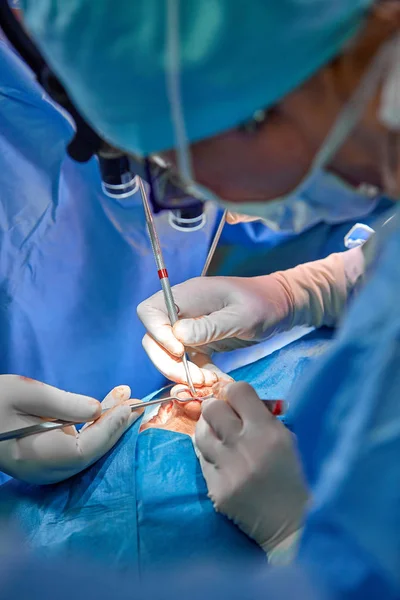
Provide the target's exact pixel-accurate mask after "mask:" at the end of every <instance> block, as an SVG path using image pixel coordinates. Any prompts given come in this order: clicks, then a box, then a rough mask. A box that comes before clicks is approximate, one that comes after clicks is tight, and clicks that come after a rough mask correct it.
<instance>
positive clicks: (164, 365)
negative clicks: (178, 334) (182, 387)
mask: <svg viewBox="0 0 400 600" xmlns="http://www.w3.org/2000/svg"><path fill="white" fill-rule="evenodd" d="M142 344H143V348H144V349H145V351H146V353H147V355H148V356H149V358H150V360H151V361H152V363H153V364H154V365H155V366H156V367H157V369H158V370H159V371H160V372H161V373H162V374H163V375H164V376H165V377H166V378H167V379H170V380H171V381H175V382H176V383H186V384H187V383H188V382H187V381H186V372H185V368H184V365H183V362H182V360H181V359H180V358H177V357H175V356H172V355H171V354H169V353H168V352H166V351H165V350H164V348H162V347H161V346H160V345H159V344H158V343H157V342H156V341H155V340H153V338H152V337H150V336H149V335H147V334H146V335H145V336H144V338H143V340H142ZM188 366H189V372H190V375H191V378H192V381H193V384H194V385H195V386H197V387H201V386H203V385H209V386H211V385H213V384H214V383H216V382H217V380H218V377H217V375H216V374H215V373H213V372H212V371H208V370H206V369H204V370H202V369H200V368H199V367H197V366H196V365H195V364H193V363H192V362H190V361H189V362H188Z"/></svg>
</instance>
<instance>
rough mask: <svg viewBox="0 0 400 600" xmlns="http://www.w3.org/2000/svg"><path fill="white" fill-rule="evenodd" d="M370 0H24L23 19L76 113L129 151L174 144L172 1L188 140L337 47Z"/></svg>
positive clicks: (244, 112)
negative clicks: (169, 69)
mask: <svg viewBox="0 0 400 600" xmlns="http://www.w3.org/2000/svg"><path fill="white" fill-rule="evenodd" d="M372 2H373V0H180V1H179V0H119V1H116V0H68V1H66V0H22V6H23V10H24V12H25V17H24V18H25V22H26V25H27V27H28V29H29V30H30V32H31V34H32V36H33V37H34V38H35V39H36V41H37V43H38V44H39V46H40V47H41V50H42V52H43V53H44V55H45V56H46V59H47V61H48V62H49V64H50V65H51V66H52V67H53V69H54V70H55V71H56V72H57V73H58V75H59V77H60V79H61V80H62V81H63V83H64V84H65V85H66V87H67V89H68V90H69V93H70V95H71V97H72V99H73V100H74V101H75V103H76V105H77V107H78V108H79V109H80V110H81V112H82V114H83V115H84V116H85V117H86V118H87V119H88V121H89V122H90V123H92V125H93V126H94V127H95V128H96V129H97V131H98V132H99V133H100V134H103V135H104V136H105V137H106V138H107V139H108V140H109V141H110V142H111V143H113V144H114V145H116V146H118V147H120V148H123V149H126V150H129V151H131V152H135V153H138V154H149V153H151V152H156V151H160V150H166V149H169V148H172V147H174V146H175V145H176V138H175V129H174V126H173V121H172V118H171V103H170V101H169V97H168V89H167V76H166V68H167V64H168V60H169V57H170V53H169V48H170V47H169V46H168V44H169V42H170V41H171V37H168V36H169V32H171V27H170V26H169V25H170V24H171V21H168V18H169V17H171V12H169V9H171V7H175V8H177V13H178V20H179V28H175V29H174V31H175V36H177V37H174V40H173V43H176V42H178V43H179V53H178V56H179V65H180V78H179V80H180V98H181V103H182V108H183V117H184V124H185V129H186V136H187V139H188V140H189V141H191V142H194V141H197V140H200V139H203V138H206V137H210V136H213V135H216V134H218V133H221V132H222V131H225V130H228V129H231V128H233V127H235V126H237V125H238V124H240V123H242V122H243V121H246V120H247V119H249V118H250V117H252V115H253V113H254V112H255V111H257V110H259V109H264V108H268V106H271V105H273V104H275V103H276V102H277V101H279V100H280V99H281V98H283V97H284V96H285V95H286V94H288V93H289V92H291V91H292V90H294V89H295V88H296V87H297V86H299V85H300V84H301V83H302V82H304V81H305V80H307V79H308V78H309V77H310V76H312V75H313V74H314V73H315V72H316V71H317V70H318V69H319V68H320V67H322V66H323V65H324V64H326V63H327V62H329V61H330V60H331V59H332V58H333V57H334V56H335V55H337V54H339V53H340V51H341V50H342V48H343V47H344V45H345V44H346V42H347V41H348V40H349V39H351V38H352V37H353V36H354V35H355V33H356V31H357V29H358V28H359V26H360V24H361V23H362V21H363V19H364V18H365V16H366V13H367V10H368V7H369V6H370V5H371V4H372Z"/></svg>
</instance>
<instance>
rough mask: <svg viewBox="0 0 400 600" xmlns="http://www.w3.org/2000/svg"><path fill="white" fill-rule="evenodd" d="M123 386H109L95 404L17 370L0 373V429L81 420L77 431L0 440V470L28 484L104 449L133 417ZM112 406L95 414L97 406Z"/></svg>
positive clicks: (57, 475) (55, 477)
mask: <svg viewBox="0 0 400 600" xmlns="http://www.w3.org/2000/svg"><path fill="white" fill-rule="evenodd" d="M130 393H131V390H130V388H129V387H128V386H126V385H124V386H119V387H117V388H114V389H113V390H112V391H111V392H110V393H109V394H108V395H107V396H106V398H105V400H104V402H103V404H100V402H98V401H97V400H95V399H94V398H89V397H88V396H81V395H79V394H71V393H69V392H64V391H62V390H59V389H57V388H54V387H52V386H49V385H45V384H43V383H40V382H38V381H33V380H31V379H26V378H24V377H19V376H17V375H1V376H0V432H4V431H10V430H13V429H19V428H20V427H27V426H29V425H34V424H37V423H40V422H41V421H43V419H45V420H53V419H61V420H63V421H75V422H76V423H84V422H85V421H93V420H95V419H97V420H95V421H94V423H93V424H90V425H86V426H85V427H84V428H83V429H82V430H81V432H80V433H77V431H76V429H75V427H73V426H72V427H66V428H65V429H57V430H54V431H48V432H44V433H40V434H37V435H32V436H29V437H26V438H23V439H20V440H9V441H6V442H0V471H3V472H4V473H7V474H8V475H11V476H12V477H15V478H17V479H22V480H24V481H27V482H29V483H36V484H48V483H55V482H57V481H62V480H63V479H67V478H68V477H71V476H72V475H75V474H76V473H79V472H80V471H82V470H83V469H85V468H86V467H88V466H89V465H91V464H93V463H94V462H96V461H97V460H98V459H99V458H101V456H103V454H105V453H106V452H108V451H109V450H110V449H111V448H112V447H113V446H114V444H115V443H116V442H117V441H118V440H119V438H120V437H121V436H122V434H123V433H125V431H126V430H127V429H128V428H129V427H130V425H132V423H134V421H136V419H137V418H138V417H139V416H140V414H141V413H142V412H143V410H142V409H140V410H137V411H135V412H132V411H131V409H130V408H129V407H128V406H127V405H126V404H124V401H126V400H129V398H130ZM112 406H115V408H113V409H112V410H110V411H109V412H107V413H106V414H104V415H103V416H102V417H100V418H98V417H99V415H100V413H101V410H102V408H110V407H112Z"/></svg>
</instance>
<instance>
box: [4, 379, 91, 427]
mask: <svg viewBox="0 0 400 600" xmlns="http://www.w3.org/2000/svg"><path fill="white" fill-rule="evenodd" d="M1 388H2V394H3V395H4V397H6V398H9V401H10V403H12V406H13V407H14V409H15V410H18V411H20V412H22V413H25V414H27V415H33V416H36V417H42V418H48V419H60V420H61V421H74V422H76V423H82V422H85V421H91V420H93V419H96V418H97V417H98V416H99V415H100V412H101V405H100V402H98V400H95V399H94V398H90V397H89V396H83V395H81V394H72V393H70V392H65V391H63V390H60V389H58V388H55V387H53V386H51V385H47V384H45V383H41V382H39V381H35V380H33V379H28V378H26V377H19V376H18V375H5V376H3V377H2V378H1Z"/></svg>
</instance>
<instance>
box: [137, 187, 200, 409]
mask: <svg viewBox="0 0 400 600" xmlns="http://www.w3.org/2000/svg"><path fill="white" fill-rule="evenodd" d="M138 180H139V188H140V193H141V196H142V202H143V208H144V214H145V216H146V224H147V230H148V232H149V238H150V243H151V247H152V249H153V254H154V260H155V261H156V265H157V272H158V277H159V279H160V283H161V288H162V291H163V294H164V300H165V306H166V308H167V312H168V318H169V320H170V322H171V326H173V325H174V324H175V323H176V322H177V320H178V310H177V307H176V304H175V302H174V297H173V295H172V290H171V284H170V282H169V277H168V271H167V268H166V266H165V263H164V257H163V254H162V251H161V246H160V241H159V239H158V235H157V230H156V227H155V225H154V219H153V214H152V212H151V209H150V205H149V201H148V199H147V193H146V190H145V187H144V185H143V181H142V179H141V178H140V177H138ZM182 362H183V366H184V368H185V373H186V379H187V383H188V386H189V389H190V392H191V394H192V396H194V397H195V396H196V390H195V389H194V386H193V382H192V378H191V376H190V372H189V365H188V361H187V356H186V354H184V355H183V356H182Z"/></svg>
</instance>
